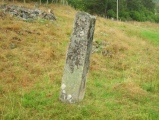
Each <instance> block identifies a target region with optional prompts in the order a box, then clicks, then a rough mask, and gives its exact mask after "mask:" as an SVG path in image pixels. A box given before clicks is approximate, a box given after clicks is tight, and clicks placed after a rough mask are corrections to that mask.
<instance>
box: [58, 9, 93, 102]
mask: <svg viewBox="0 0 159 120" xmlns="http://www.w3.org/2000/svg"><path fill="white" fill-rule="evenodd" d="M95 20H96V19H95V17H94V16H91V15H89V14H88V13H85V12H78V13H77V14H76V18H75V22H74V30H73V33H72V36H71V40H70V44H69V48H68V52H67V57H66V64H65V68H64V75H63V78H62V85H61V93H60V100H61V101H62V102H64V103H77V102H80V101H82V100H83V98H84V94H85V88H86V78H87V73H88V69H89V63H90V60H89V59H90V54H91V50H92V41H93V35H94V28H95Z"/></svg>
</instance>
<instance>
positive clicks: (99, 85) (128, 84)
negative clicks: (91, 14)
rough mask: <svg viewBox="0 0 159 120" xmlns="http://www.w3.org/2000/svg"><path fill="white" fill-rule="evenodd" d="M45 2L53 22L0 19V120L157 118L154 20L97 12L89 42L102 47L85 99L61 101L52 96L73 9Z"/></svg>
mask: <svg viewBox="0 0 159 120" xmlns="http://www.w3.org/2000/svg"><path fill="white" fill-rule="evenodd" d="M17 4H19V3H17ZM19 5H21V4H19ZM26 6H30V7H31V6H32V5H31V4H26ZM48 7H49V8H52V9H53V10H54V12H55V15H56V17H57V21H48V20H41V19H39V20H37V21H34V22H24V21H20V20H18V19H16V18H11V17H10V16H4V17H3V18H2V17H0V33H1V34H0V53H1V54H0V119H2V120H13V119H16V120H17V119H22V120H31V119H33V120H39V119H42V120H45V119H46V120H49V119H55V120H58V119H59V120H67V119H69V120H71V119H74V120H78V119H79V120H82V119H86V120H87V119H88V120H94V119H95V120H98V119H99V120H105V119H107V120H129V119H132V120H158V119H159V114H158V113H159V64H158V59H159V48H158V44H156V42H155V44H156V46H154V44H153V43H151V42H150V41H151V40H152V41H153V40H154V41H158V40H157V39H158V36H157V35H156V34H157V32H152V31H157V30H158V27H159V26H158V24H154V23H138V22H134V23H124V22H116V21H111V20H107V19H103V18H100V17H97V21H96V28H95V35H94V41H97V42H98V43H99V44H103V45H102V46H100V50H99V51H97V52H95V53H93V54H92V56H91V66H90V71H89V74H88V81H87V87H86V94H85V98H84V100H83V101H82V102H81V103H78V104H64V103H62V102H60V101H59V99H58V97H59V92H60V85H61V79H62V74H63V67H64V63H65V57H66V56H65V55H66V51H67V48H68V44H69V39H70V35H71V32H72V28H73V26H72V25H73V21H74V16H75V14H76V12H77V11H75V10H74V9H72V8H71V7H69V6H63V5H60V4H56V5H55V4H53V5H48V6H47V7H46V6H40V9H43V10H47V9H48ZM28 31H30V32H28ZM145 33H148V34H150V35H145ZM144 35H145V36H144ZM15 38H18V40H16V39H15ZM11 44H14V45H15V46H16V47H14V48H11V46H10V45H11ZM103 52H105V53H106V52H109V53H110V54H111V55H110V54H109V55H105V54H103Z"/></svg>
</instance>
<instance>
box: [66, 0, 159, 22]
mask: <svg viewBox="0 0 159 120" xmlns="http://www.w3.org/2000/svg"><path fill="white" fill-rule="evenodd" d="M67 1H68V3H69V4H70V5H71V6H73V7H75V8H76V9H80V10H83V11H86V12H89V13H92V14H98V15H101V16H105V17H108V18H112V17H113V18H116V10H117V0H67ZM154 1H155V2H157V1H158V2H159V0H119V19H121V20H136V21H152V22H159V16H158V15H157V14H155V2H154ZM158 9H159V7H157V10H158Z"/></svg>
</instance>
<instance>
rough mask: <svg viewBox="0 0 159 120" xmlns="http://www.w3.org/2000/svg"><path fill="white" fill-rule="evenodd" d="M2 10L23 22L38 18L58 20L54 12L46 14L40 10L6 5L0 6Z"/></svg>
mask: <svg viewBox="0 0 159 120" xmlns="http://www.w3.org/2000/svg"><path fill="white" fill-rule="evenodd" d="M0 10H1V11H3V12H4V13H6V14H10V15H12V16H16V17H18V18H20V19H22V20H34V19H37V18H44V19H48V20H56V17H55V16H54V14H53V13H52V12H51V13H46V12H44V11H41V10H39V9H29V8H26V7H20V6H15V5H7V4H4V5H0Z"/></svg>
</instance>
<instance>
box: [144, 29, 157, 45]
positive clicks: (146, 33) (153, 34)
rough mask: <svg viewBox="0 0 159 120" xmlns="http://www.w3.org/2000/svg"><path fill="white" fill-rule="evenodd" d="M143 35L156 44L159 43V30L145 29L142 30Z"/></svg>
mask: <svg viewBox="0 0 159 120" xmlns="http://www.w3.org/2000/svg"><path fill="white" fill-rule="evenodd" d="M141 35H142V36H143V37H144V38H145V39H148V40H149V41H150V42H152V43H153V44H154V45H158V44H159V32H155V31H148V30H143V31H141Z"/></svg>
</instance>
